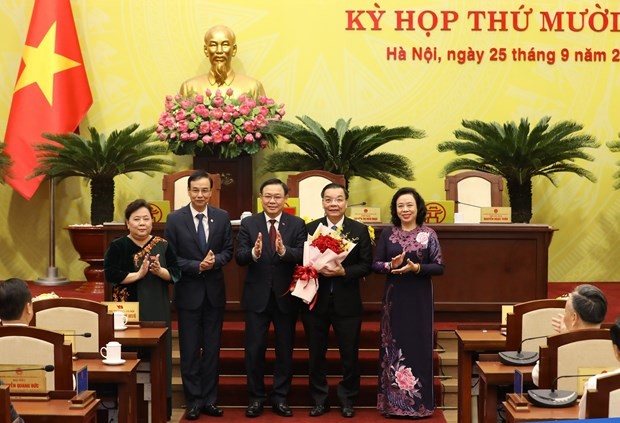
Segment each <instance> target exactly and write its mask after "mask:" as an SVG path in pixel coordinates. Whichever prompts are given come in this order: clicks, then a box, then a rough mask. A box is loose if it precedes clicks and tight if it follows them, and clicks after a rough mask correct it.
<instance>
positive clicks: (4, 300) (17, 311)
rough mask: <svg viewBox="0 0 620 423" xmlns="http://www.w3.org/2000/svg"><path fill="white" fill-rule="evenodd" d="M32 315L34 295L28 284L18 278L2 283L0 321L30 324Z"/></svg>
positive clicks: (0, 288)
mask: <svg viewBox="0 0 620 423" xmlns="http://www.w3.org/2000/svg"><path fill="white" fill-rule="evenodd" d="M32 314H33V313H32V294H31V293H30V289H28V284H26V282H24V281H23V280H21V279H17V278H12V279H7V280H6V281H4V282H0V320H2V322H3V323H24V324H28V323H30V320H32Z"/></svg>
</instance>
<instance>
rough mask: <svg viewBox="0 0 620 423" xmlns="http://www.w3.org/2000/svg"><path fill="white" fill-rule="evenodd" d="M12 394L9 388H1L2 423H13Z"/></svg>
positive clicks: (0, 416)
mask: <svg viewBox="0 0 620 423" xmlns="http://www.w3.org/2000/svg"><path fill="white" fill-rule="evenodd" d="M10 405H11V393H10V392H9V387H8V386H5V385H2V386H0V423H11V409H10Z"/></svg>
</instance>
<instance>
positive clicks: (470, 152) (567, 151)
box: [437, 117, 599, 222]
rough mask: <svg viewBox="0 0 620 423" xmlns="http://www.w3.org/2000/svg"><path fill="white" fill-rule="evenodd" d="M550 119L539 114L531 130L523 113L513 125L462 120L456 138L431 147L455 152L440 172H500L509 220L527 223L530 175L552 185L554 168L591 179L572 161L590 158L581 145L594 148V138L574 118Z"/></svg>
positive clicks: (529, 200) (529, 207) (530, 215)
mask: <svg viewBox="0 0 620 423" xmlns="http://www.w3.org/2000/svg"><path fill="white" fill-rule="evenodd" d="M550 120H551V118H549V117H544V118H542V119H541V120H540V121H539V122H538V123H537V124H536V125H535V126H534V127H533V128H531V129H530V123H529V122H528V120H527V119H525V118H522V119H521V121H520V122H519V125H517V124H516V123H515V122H507V123H505V124H504V125H500V124H498V123H496V122H490V123H489V122H482V121H478V120H473V121H472V120H463V121H462V126H463V128H461V129H457V130H455V131H454V136H455V138H456V140H449V141H444V142H442V143H440V144H439V145H438V146H437V149H438V150H439V151H440V152H448V151H452V152H454V153H455V154H456V155H457V156H459V157H458V158H457V159H455V160H453V161H451V162H449V163H448V164H446V165H445V167H444V168H443V170H442V175H444V176H445V175H447V174H449V173H451V172H454V171H457V170H479V171H482V172H487V173H492V174H495V175H500V176H502V177H504V178H505V179H506V184H507V185H508V194H509V196H510V204H511V206H512V215H513V216H512V218H513V222H529V221H530V219H531V217H532V211H531V210H532V192H531V187H532V178H533V177H534V176H543V177H545V178H547V179H548V180H549V181H551V182H552V183H553V184H554V185H555V184H556V183H555V180H554V178H553V177H554V175H555V174H556V173H560V172H569V173H574V174H576V175H578V176H581V177H584V178H586V179H588V180H590V181H592V182H595V181H596V177H595V176H594V174H593V173H592V172H590V171H589V170H587V169H584V168H582V167H581V166H579V165H577V164H576V163H575V161H576V160H586V161H593V160H594V157H593V156H592V155H590V154H588V153H587V152H585V151H584V149H586V148H598V147H599V144H598V143H597V142H596V140H595V138H594V137H593V136H591V135H588V134H580V133H578V132H579V131H581V130H582V129H583V126H582V125H580V124H578V123H575V122H571V121H562V122H558V123H557V124H555V125H553V126H551V127H550V126H549V122H550ZM461 156H467V157H461ZM472 156H473V157H472Z"/></svg>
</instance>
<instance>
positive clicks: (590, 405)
mask: <svg viewBox="0 0 620 423" xmlns="http://www.w3.org/2000/svg"><path fill="white" fill-rule="evenodd" d="M607 417H620V373H616V374H613V375H609V376H601V377H600V378H599V379H598V380H597V381H596V389H589V390H588V400H587V402H586V419H598V418H607Z"/></svg>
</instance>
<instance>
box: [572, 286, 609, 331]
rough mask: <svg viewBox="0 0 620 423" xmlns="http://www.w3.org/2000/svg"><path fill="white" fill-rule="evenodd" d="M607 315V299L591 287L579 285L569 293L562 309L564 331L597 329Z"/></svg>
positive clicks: (598, 290) (601, 292)
mask: <svg viewBox="0 0 620 423" xmlns="http://www.w3.org/2000/svg"><path fill="white" fill-rule="evenodd" d="M606 314H607V298H605V294H603V291H601V290H600V289H598V288H597V287H595V286H593V285H588V284H583V285H579V286H578V287H577V288H575V289H574V291H573V292H571V293H570V295H569V296H568V299H567V300H566V306H565V307H564V326H565V327H566V330H568V331H571V330H575V329H584V328H599V327H600V326H601V323H603V320H605V315H606Z"/></svg>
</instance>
